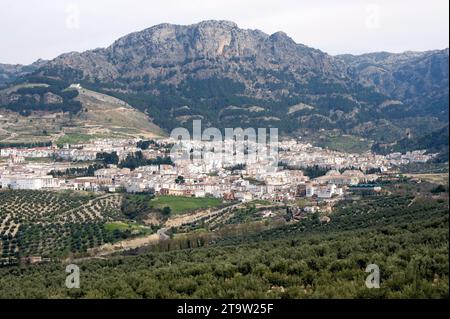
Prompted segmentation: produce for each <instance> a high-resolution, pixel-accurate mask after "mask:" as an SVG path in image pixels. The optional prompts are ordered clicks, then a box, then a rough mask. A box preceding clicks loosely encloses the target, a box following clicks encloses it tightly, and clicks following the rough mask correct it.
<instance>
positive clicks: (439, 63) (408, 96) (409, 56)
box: [337, 49, 449, 119]
mask: <svg viewBox="0 0 450 319" xmlns="http://www.w3.org/2000/svg"><path fill="white" fill-rule="evenodd" d="M337 58H339V59H341V60H342V61H343V62H344V63H346V64H347V65H348V74H349V75H350V76H351V77H352V78H353V79H355V80H357V81H358V82H360V83H362V84H364V85H366V86H370V87H373V88H375V89H376V90H377V91H378V92H381V93H383V94H385V95H388V96H392V97H394V98H396V99H398V100H400V101H402V102H403V103H404V104H407V105H409V106H410V110H413V111H414V112H418V113H420V114H422V115H427V114H428V113H434V114H436V115H437V116H438V117H440V118H441V119H446V118H447V117H448V87H449V82H448V78H449V75H448V70H449V69H448V59H449V51H448V49H445V50H434V51H427V52H405V53H399V54H394V53H387V52H380V53H369V54H363V55H359V56H354V55H349V54H347V55H341V56H338V57H337Z"/></svg>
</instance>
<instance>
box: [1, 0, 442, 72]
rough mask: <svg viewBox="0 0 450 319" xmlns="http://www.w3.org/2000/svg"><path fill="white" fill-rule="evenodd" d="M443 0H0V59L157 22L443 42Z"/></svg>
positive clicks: (428, 45)
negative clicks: (224, 22)
mask: <svg viewBox="0 0 450 319" xmlns="http://www.w3.org/2000/svg"><path fill="white" fill-rule="evenodd" d="M448 7H449V1H448V0H368V1H364V0H314V1H313V0H309V1H299V0H179V1H175V0H160V1H151V0H127V1H125V0H71V1H69V0H0V8H1V9H0V63H22V64H28V63H31V62H33V61H35V60H37V59H38V58H44V59H50V58H54V57H56V56H57V55H59V54H61V53H64V52H69V51H84V50H88V49H94V48H98V47H106V46H108V45H110V44H111V43H112V42H113V41H114V40H116V39H117V38H119V37H121V36H123V35H125V34H128V33H130V32H134V31H139V30H142V29H145V28H148V27H150V26H153V25H155V24H159V23H163V22H168V23H175V24H192V23H196V22H199V21H201V20H209V19H222V20H231V21H234V22H236V23H237V24H238V25H239V26H240V27H241V28H248V29H259V30H262V31H264V32H266V33H269V34H270V33H274V32H276V31H284V32H286V33H287V34H288V35H289V36H291V37H292V38H293V39H294V40H295V41H296V42H299V43H303V44H306V45H308V46H311V47H314V48H318V49H321V50H322V51H325V52H328V53H330V54H340V53H354V54H360V53H366V52H373V51H390V52H402V51H407V50H416V51H422V50H430V49H443V48H446V47H448V38H449V14H448V10H449V8H448Z"/></svg>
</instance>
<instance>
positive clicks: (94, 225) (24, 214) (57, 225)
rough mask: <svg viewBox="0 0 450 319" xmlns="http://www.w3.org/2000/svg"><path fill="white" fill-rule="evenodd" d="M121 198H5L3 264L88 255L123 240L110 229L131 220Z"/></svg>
mask: <svg viewBox="0 0 450 319" xmlns="http://www.w3.org/2000/svg"><path fill="white" fill-rule="evenodd" d="M121 201H122V197H121V195H120V194H107V195H101V196H98V195H91V194H83V193H73V192H67V193H56V192H46V191H10V190H8V191H1V192H0V237H1V241H0V252H1V253H0V264H9V263H16V262H17V261H18V259H19V258H20V257H27V256H42V257H54V256H59V255H65V254H68V253H77V252H84V251H86V250H87V249H89V248H92V247H96V246H99V245H102V244H104V243H107V242H113V241H115V240H116V237H120V231H119V232H114V231H111V230H110V229H108V228H106V227H105V224H107V223H110V222H114V221H122V220H125V217H124V216H123V215H122V213H121V210H120V205H121Z"/></svg>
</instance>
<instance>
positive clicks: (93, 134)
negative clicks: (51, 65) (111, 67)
mask: <svg viewBox="0 0 450 319" xmlns="http://www.w3.org/2000/svg"><path fill="white" fill-rule="evenodd" d="M49 88H50V86H49V85H47V84H45V83H40V84H39V83H34V84H28V85H23V84H21V85H16V86H13V87H9V88H8V89H5V90H3V91H0V97H2V96H3V97H6V99H10V98H11V96H19V98H20V99H26V98H29V97H30V96H34V98H37V96H36V94H37V93H36V92H38V91H42V92H44V91H47V90H49ZM42 92H41V93H40V94H41V96H42V97H44V96H45V97H46V99H49V98H52V99H53V100H54V101H56V102H57V101H59V100H60V101H61V102H62V101H63V98H62V97H61V96H60V95H58V94H62V95H64V94H66V95H68V92H71V93H70V98H71V99H70V101H71V103H70V104H71V105H74V106H76V107H77V108H76V109H75V110H74V109H68V108H67V107H68V105H67V104H64V105H62V104H58V103H48V104H41V103H21V104H10V105H6V106H4V107H3V108H2V107H0V143H4V144H8V143H42V142H47V141H55V142H58V143H63V142H72V143H76V142H81V141H85V140H88V139H92V138H100V137H143V138H152V137H155V136H159V135H162V134H164V132H162V130H161V129H160V128H159V127H158V126H156V125H155V124H153V122H152V120H151V118H149V117H148V116H147V115H146V114H144V113H142V112H140V111H138V110H136V109H134V108H132V107H130V106H129V105H128V104H127V103H125V102H123V101H121V100H119V99H117V98H114V97H111V96H108V95H105V94H101V93H97V92H94V91H90V90H87V89H84V88H83V89H79V90H77V89H70V90H67V89H62V90H60V91H59V92H57V91H53V92H56V93H58V94H55V93H51V95H50V93H42ZM18 108H19V109H20V110H21V111H20V112H17V110H18Z"/></svg>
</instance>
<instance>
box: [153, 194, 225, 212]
mask: <svg viewBox="0 0 450 319" xmlns="http://www.w3.org/2000/svg"><path fill="white" fill-rule="evenodd" d="M221 204H222V200H220V199H217V198H195V197H182V196H158V197H155V198H154V199H152V200H151V201H150V206H151V207H152V208H157V209H163V208H164V207H170V209H171V211H172V214H180V213H186V212H191V211H194V210H197V209H201V208H213V207H218V206H220V205H221Z"/></svg>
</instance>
